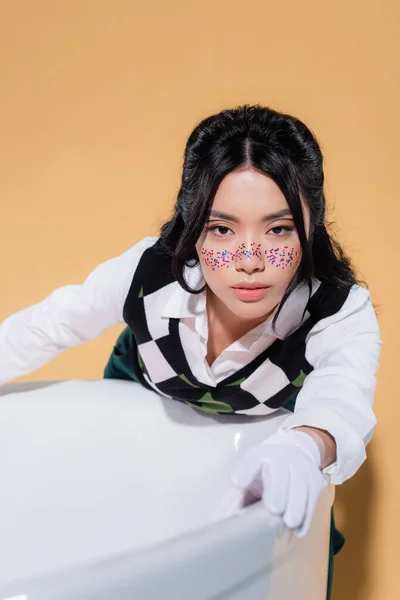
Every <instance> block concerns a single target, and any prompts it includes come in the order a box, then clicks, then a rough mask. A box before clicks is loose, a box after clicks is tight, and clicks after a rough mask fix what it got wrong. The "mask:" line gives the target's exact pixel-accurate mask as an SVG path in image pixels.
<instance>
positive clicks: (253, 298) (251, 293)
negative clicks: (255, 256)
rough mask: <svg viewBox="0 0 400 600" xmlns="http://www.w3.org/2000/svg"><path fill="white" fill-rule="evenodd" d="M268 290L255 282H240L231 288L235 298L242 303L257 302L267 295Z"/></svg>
mask: <svg viewBox="0 0 400 600" xmlns="http://www.w3.org/2000/svg"><path fill="white" fill-rule="evenodd" d="M268 290H269V287H267V286H266V285H264V284H262V283H257V282H253V283H248V282H242V283H238V284H236V285H234V286H233V287H232V291H233V293H234V294H235V296H236V297H237V298H238V299H239V300H242V301H243V302H258V301H259V300H262V299H263V298H264V297H265V296H266V295H267V293H268Z"/></svg>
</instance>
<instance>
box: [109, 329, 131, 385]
mask: <svg viewBox="0 0 400 600" xmlns="http://www.w3.org/2000/svg"><path fill="white" fill-rule="evenodd" d="M130 341H131V332H130V331H129V329H128V328H126V329H124V331H123V332H122V333H121V335H120V336H119V338H118V339H117V341H116V343H115V346H114V348H113V351H112V353H111V356H110V358H109V360H108V363H107V364H106V367H105V369H104V379H125V380H127V381H137V379H136V377H135V375H134V374H133V370H132V365H131V359H130V351H129V348H130Z"/></svg>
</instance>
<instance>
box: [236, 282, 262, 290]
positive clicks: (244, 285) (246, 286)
mask: <svg viewBox="0 0 400 600" xmlns="http://www.w3.org/2000/svg"><path fill="white" fill-rule="evenodd" d="M232 287H233V288H234V289H235V290H259V289H265V288H267V287H268V286H267V285H264V284H263V283H258V282H257V281H253V282H251V283H250V282H248V281H242V282H241V283H237V284H236V285H234V286H232Z"/></svg>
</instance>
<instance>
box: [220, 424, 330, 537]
mask: <svg viewBox="0 0 400 600" xmlns="http://www.w3.org/2000/svg"><path fill="white" fill-rule="evenodd" d="M320 465H321V455H320V452H319V449H318V446H317V443H316V442H315V441H314V440H313V438H312V437H311V436H310V435H308V434H307V433H304V432H302V431H294V430H292V429H291V430H288V431H281V430H280V431H278V432H276V433H275V434H274V435H272V436H271V437H270V438H268V439H266V440H265V441H264V442H263V443H261V444H259V445H258V446H256V447H255V448H252V449H250V450H249V451H248V452H247V453H246V454H245V455H244V457H243V458H242V459H241V461H240V462H239V465H238V467H237V469H236V471H235V473H234V475H233V478H232V479H233V483H234V484H235V485H236V486H237V487H238V488H240V489H241V493H242V502H241V506H242V507H244V506H247V505H248V504H252V503H253V502H256V501H257V500H260V499H262V500H263V502H264V504H265V506H266V507H267V508H268V510H269V511H270V512H271V513H273V514H274V515H280V516H281V517H282V519H283V522H284V523H285V525H286V526H287V527H288V528H289V529H293V530H294V532H295V534H296V535H297V536H298V537H303V536H304V535H305V534H306V533H307V531H308V529H309V527H310V524H311V521H312V517H313V514H314V510H315V507H316V504H317V502H318V498H319V496H320V493H321V491H322V490H323V488H324V487H325V486H326V485H327V483H328V478H327V477H326V476H325V475H324V474H323V473H322V472H321V470H320ZM233 512H237V510H234V511H233Z"/></svg>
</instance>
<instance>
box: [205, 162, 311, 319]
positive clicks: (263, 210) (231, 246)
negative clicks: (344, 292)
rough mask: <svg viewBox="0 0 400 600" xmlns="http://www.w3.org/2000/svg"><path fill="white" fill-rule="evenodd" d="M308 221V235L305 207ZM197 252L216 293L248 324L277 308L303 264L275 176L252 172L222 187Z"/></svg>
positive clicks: (244, 171) (232, 177)
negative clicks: (251, 320) (248, 321)
mask: <svg viewBox="0 0 400 600" xmlns="http://www.w3.org/2000/svg"><path fill="white" fill-rule="evenodd" d="M303 216H304V223H305V228H306V233H307V236H308V232H309V211H308V208H307V207H306V206H305V205H304V204H303ZM196 250H197V253H198V256H199V260H200V264H201V268H202V271H203V274H204V278H205V281H206V283H207V286H208V288H209V290H210V291H211V293H212V294H214V295H215V296H216V297H217V298H218V299H219V300H221V301H222V302H223V304H224V305H225V306H226V307H227V308H228V309H229V310H230V311H231V312H232V313H233V314H234V315H236V316H238V317H241V318H244V319H259V318H260V317H263V316H265V317H267V316H268V315H269V314H270V313H271V312H272V311H273V310H274V309H275V308H276V306H277V305H278V304H279V302H280V301H281V299H282V297H283V295H284V293H285V290H286V288H287V286H288V285H289V283H290V281H291V279H292V277H293V275H294V273H295V271H296V269H297V268H298V265H299V263H300V259H301V247H300V243H299V238H298V235H297V231H296V229H295V225H294V221H293V218H292V214H291V212H290V210H289V206H288V203H287V201H286V199H285V196H284V195H283V193H282V192H281V190H280V188H279V187H278V185H277V184H276V183H275V182H274V181H273V180H272V179H271V178H270V177H267V176H266V175H263V174H261V173H259V172H258V171H255V170H252V169H248V168H246V169H241V170H238V171H233V172H232V173H229V175H227V176H226V177H225V178H224V179H223V181H222V182H221V185H220V186H219V188H218V191H217V193H216V195H215V199H214V202H213V205H212V208H211V212H210V216H209V219H208V221H207V223H206V225H205V228H204V231H203V233H202V235H201V237H200V239H199V240H198V242H197V244H196Z"/></svg>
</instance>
